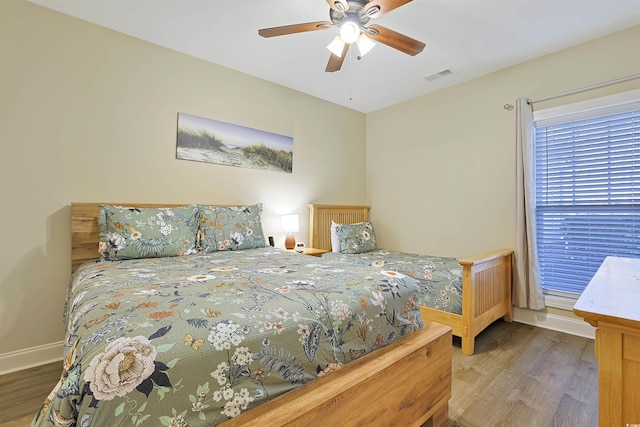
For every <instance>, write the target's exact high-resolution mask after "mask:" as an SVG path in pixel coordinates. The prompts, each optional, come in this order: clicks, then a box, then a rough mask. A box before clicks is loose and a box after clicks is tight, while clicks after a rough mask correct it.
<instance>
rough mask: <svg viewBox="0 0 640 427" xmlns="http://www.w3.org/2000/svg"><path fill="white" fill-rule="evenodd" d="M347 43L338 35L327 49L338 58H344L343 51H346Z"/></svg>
mask: <svg viewBox="0 0 640 427" xmlns="http://www.w3.org/2000/svg"><path fill="white" fill-rule="evenodd" d="M344 45H345V42H344V40H342V37H340V34H338V35H337V36H336V37H335V38H334V39H333V41H332V42H331V43H329V45H328V46H327V49H329V50H330V51H331V53H333V54H334V55H335V56H337V57H338V58H340V57H342V49H344Z"/></svg>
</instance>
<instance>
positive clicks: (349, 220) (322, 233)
mask: <svg viewBox="0 0 640 427" xmlns="http://www.w3.org/2000/svg"><path fill="white" fill-rule="evenodd" d="M308 206H309V210H310V215H309V246H310V247H312V248H316V249H326V250H329V251H330V250H331V221H334V222H336V223H338V224H353V223H356V222H362V221H366V220H367V219H369V206H344V205H316V204H310V205H308Z"/></svg>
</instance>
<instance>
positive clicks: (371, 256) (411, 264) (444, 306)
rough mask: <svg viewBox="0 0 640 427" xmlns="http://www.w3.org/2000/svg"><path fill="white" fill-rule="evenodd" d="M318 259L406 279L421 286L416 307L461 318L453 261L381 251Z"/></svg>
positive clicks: (457, 274)
mask: <svg viewBox="0 0 640 427" xmlns="http://www.w3.org/2000/svg"><path fill="white" fill-rule="evenodd" d="M322 257H323V258H325V259H328V260H332V261H334V262H340V263H343V264H350V265H367V266H372V267H374V268H382V269H387V270H391V271H395V272H398V273H401V274H403V275H409V276H411V277H413V278H415V279H417V280H418V281H419V282H420V284H421V285H422V286H421V290H420V294H419V298H418V303H419V304H420V305H423V306H425V307H431V308H435V309H437V310H440V311H446V312H448V313H454V314H462V266H461V265H460V264H459V263H458V260H457V259H456V258H443V257H435V256H429V255H417V254H409V253H405V252H394V251H386V250H382V249H378V250H374V251H371V252H363V253H359V254H346V253H342V252H330V253H326V254H323V255H322ZM345 268H346V267H345Z"/></svg>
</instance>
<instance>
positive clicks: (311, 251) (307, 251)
mask: <svg viewBox="0 0 640 427" xmlns="http://www.w3.org/2000/svg"><path fill="white" fill-rule="evenodd" d="M287 252H297V253H299V254H304V255H311V256H316V257H321V256H322V254H326V253H327V252H329V251H328V250H326V249H316V248H295V249H287Z"/></svg>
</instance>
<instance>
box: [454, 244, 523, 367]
mask: <svg viewBox="0 0 640 427" xmlns="http://www.w3.org/2000/svg"><path fill="white" fill-rule="evenodd" d="M512 257H513V250H511V249H503V250H500V251H495V252H491V253H488V254H485V255H480V256H476V257H470V258H465V259H462V260H459V263H460V264H461V265H462V325H461V326H462V353H463V354H465V355H471V354H473V351H474V343H475V336H476V335H478V334H479V333H480V332H481V331H483V330H484V329H485V328H486V327H487V326H489V325H490V324H491V323H493V322H494V321H495V320H497V319H499V318H500V317H502V318H504V320H505V321H507V322H510V321H511V320H512V318H513V307H512V305H511V287H512V268H511V267H512Z"/></svg>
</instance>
